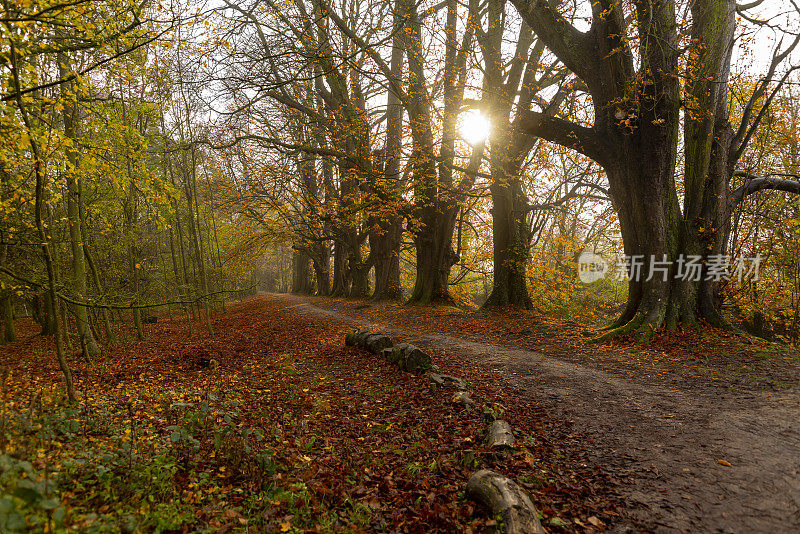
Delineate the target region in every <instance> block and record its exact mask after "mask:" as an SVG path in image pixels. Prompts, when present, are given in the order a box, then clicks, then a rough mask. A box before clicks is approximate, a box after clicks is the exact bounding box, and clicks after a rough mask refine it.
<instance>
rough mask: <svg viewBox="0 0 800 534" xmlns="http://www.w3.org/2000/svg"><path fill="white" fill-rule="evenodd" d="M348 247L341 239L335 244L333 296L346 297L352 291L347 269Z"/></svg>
mask: <svg viewBox="0 0 800 534" xmlns="http://www.w3.org/2000/svg"><path fill="white" fill-rule="evenodd" d="M347 256H348V255H347V248H346V247H345V245H344V244H343V243H342V242H341V241H335V242H334V244H333V287H332V288H331V296H333V297H344V296H346V295H347V294H349V293H350V276H349V274H348V271H347V263H348V262H347Z"/></svg>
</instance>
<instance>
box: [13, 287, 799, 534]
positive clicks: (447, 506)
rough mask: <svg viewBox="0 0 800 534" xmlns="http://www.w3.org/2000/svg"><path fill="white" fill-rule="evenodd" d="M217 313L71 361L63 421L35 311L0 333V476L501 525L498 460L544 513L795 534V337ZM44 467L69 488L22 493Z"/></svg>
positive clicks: (238, 509)
mask: <svg viewBox="0 0 800 534" xmlns="http://www.w3.org/2000/svg"><path fill="white" fill-rule="evenodd" d="M356 326H369V327H371V328H372V329H376V330H381V331H383V332H384V333H386V334H387V335H390V336H391V337H392V338H393V339H395V341H406V342H413V343H415V344H417V345H418V346H420V347H422V348H424V349H426V350H427V351H428V352H429V353H430V354H431V356H432V357H433V362H434V364H435V365H437V366H438V367H439V368H440V369H441V371H442V372H445V373H449V374H454V375H457V376H461V377H463V378H465V379H466V380H467V381H468V382H469V384H470V388H471V391H472V392H473V396H474V397H475V398H476V400H477V401H478V404H479V406H478V409H477V410H474V411H472V412H465V411H463V410H462V409H460V408H457V407H456V406H455V405H453V404H452V403H451V402H450V395H448V394H447V393H446V392H442V391H432V390H431V389H430V388H429V387H428V384H427V381H426V380H425V379H424V378H421V377H418V376H414V375H411V374H408V373H403V372H401V371H398V370H396V369H395V368H393V367H391V366H389V365H388V364H386V363H385V362H384V361H383V360H382V359H381V358H379V357H378V356H373V355H371V354H369V353H367V352H366V351H364V350H362V349H358V348H353V347H345V346H344V343H343V336H344V333H346V332H348V331H352V330H353V329H354V328H355V327H356ZM214 330H215V332H214V336H211V337H209V336H207V335H206V334H205V332H204V331H203V330H202V328H201V325H200V324H199V323H198V324H196V325H195V327H194V332H193V335H192V336H188V335H187V334H188V332H187V327H186V323H185V322H182V321H178V320H177V319H176V320H174V321H172V320H169V319H168V318H167V317H161V318H160V320H159V322H158V323H157V324H154V325H147V336H148V339H147V340H146V341H144V342H134V341H132V340H130V339H128V340H123V341H121V342H120V343H118V344H116V345H115V346H114V349H113V351H112V352H111V354H110V355H109V356H108V358H107V359H105V360H103V361H101V362H98V363H96V364H94V365H86V364H85V363H83V362H80V361H78V360H77V359H74V360H73V366H74V367H75V369H76V377H77V389H78V391H79V398H80V402H79V406H78V408H76V409H73V411H72V412H69V413H66V416H65V417H66V418H67V419H68V420H70V421H74V422H75V423H74V426H72V427H69V426H68V427H67V428H62V427H61V426H58V427H57V426H56V425H55V424H54V420H55V418H54V417H52V416H47V417H46V414H48V413H50V414H52V413H53V411H54V410H55V409H56V408H57V406H59V398H60V395H61V392H60V390H59V386H58V385H57V384H58V381H59V375H58V369H57V366H56V365H55V363H54V361H53V357H52V352H51V347H49V343H50V340H47V339H45V338H41V337H38V336H34V335H33V333H34V330H33V327H32V325H28V326H27V328H26V325H25V324H24V323H23V324H22V325H21V327H20V334H21V336H20V337H21V340H20V341H19V342H17V343H13V344H9V345H6V346H4V347H0V363H3V364H5V365H6V366H7V367H8V368H9V369H10V374H9V376H8V377H7V378H6V379H5V381H4V384H5V385H4V388H3V392H2V394H3V412H2V413H3V417H2V420H0V421H1V423H2V428H0V430H2V431H3V432H2V435H0V441H2V443H0V445H2V448H3V451H4V452H5V454H3V455H0V460H2V461H3V462H8V461H12V460H13V461H21V460H24V459H26V458H27V459H29V460H31V464H32V465H31V469H32V471H33V472H28V469H27V466H24V465H23V467H22V468H20V469H18V471H20V472H22V471H26V472H27V474H21V475H19V476H18V477H17V479H14V480H11V479H10V478H9V476H8V473H10V472H11V470H10V469H9V467H8V465H7V463H6V464H3V465H0V482H2V483H3V484H5V485H6V486H8V487H6V488H3V489H6V490H7V491H8V492H9V493H10V494H13V495H15V498H17V499H18V501H19V500H20V499H22V498H23V497H24V498H25V499H26V500H27V501H26V502H28V505H27V506H28V507H27V508H25V509H24V510H23V509H22V508H20V505H19V502H17V507H18V508H20V510H21V514H22V515H23V516H24V517H22V518H21V520H23V521H27V522H28V526H29V527H30V525H34V524H36V522H37V521H39V525H40V526H41V527H42V528H45V527H47V526H48V521H49V524H50V527H48V528H51V527H52V525H53V524H55V526H56V527H58V526H59V525H62V526H63V528H67V527H72V528H73V529H76V530H80V531H85V530H86V531H88V530H90V529H91V528H95V527H96V528H97V529H102V528H109V529H110V530H111V531H113V530H114V528H115V527H116V528H117V530H119V529H127V530H136V529H140V530H144V531H152V530H156V531H177V532H181V531H195V530H201V531H202V530H205V531H210V532H216V531H242V532H244V531H247V532H273V531H279V532H287V531H288V532H304V531H311V532H313V531H331V532H332V531H354V532H361V531H388V532H468V531H474V532H485V531H488V530H491V528H492V527H493V524H494V521H493V520H492V518H490V517H488V516H487V515H486V513H485V512H484V511H482V510H480V509H479V508H478V507H477V506H476V505H474V504H472V503H471V502H470V501H468V500H466V499H465V498H464V495H463V490H464V487H465V483H466V479H467V478H468V476H469V475H470V474H471V473H472V472H473V471H474V470H475V469H478V468H480V467H490V468H493V469H495V470H497V471H500V472H503V473H505V474H508V475H509V476H511V477H513V478H514V479H515V480H517V481H518V482H520V484H521V485H522V486H523V487H525V489H526V490H527V491H528V492H529V494H530V495H531V497H532V499H533V501H534V503H535V504H536V505H537V507H538V508H539V510H540V511H541V513H542V515H543V523H544V524H545V526H546V527H547V529H548V530H549V531H551V532H561V531H567V532H572V531H579V532H580V531H587V532H589V531H615V532H641V531H657V532H660V531H663V532H768V531H769V532H797V531H798V530H800V428H798V426H800V390H798V387H797V384H798V382H800V356H798V354H797V353H796V352H793V351H789V350H787V349H783V348H780V347H778V346H777V345H770V344H765V343H761V342H754V341H749V340H746V339H742V338H740V337H737V336H733V335H728V334H725V333H719V332H715V331H711V330H705V331H698V332H696V333H685V334H684V335H682V336H679V337H663V338H661V339H659V340H657V341H656V342H655V343H653V344H651V345H648V346H646V347H641V346H638V345H635V344H632V343H627V342H625V341H624V340H622V341H617V342H614V343H605V344H597V343H595V342H593V341H591V332H586V331H582V329H581V327H580V326H579V325H576V324H571V323H565V322H560V321H553V320H548V319H546V318H542V317H539V316H536V315H533V314H529V313H512V312H497V313H486V312H471V311H462V310H458V309H455V308H431V307H405V306H398V305H391V304H373V303H368V302H355V301H351V300H336V299H324V298H317V297H297V296H288V295H263V296H259V297H255V298H251V299H248V300H246V301H244V302H241V303H235V304H231V305H229V306H228V308H227V310H226V311H225V312H220V313H219V314H218V315H217V316H216V317H215V320H214ZM210 359H214V360H216V361H217V362H219V367H218V368H216V369H213V368H211V367H209V366H208V364H209V361H210ZM37 391H44V393H42V394H41V395H38V394H37V393H36V392H37ZM482 406H485V407H486V408H491V410H492V411H493V412H495V413H497V414H502V413H504V418H505V419H507V420H508V421H509V422H510V423H511V424H512V426H513V427H514V429H515V432H516V434H517V438H518V440H519V442H520V447H519V448H518V450H516V451H515V452H513V453H512V454H510V455H509V456H507V457H505V458H497V457H494V456H493V455H491V454H489V453H488V452H487V451H485V450H484V449H483V447H482V445H481V437H482V433H483V429H484V426H485V423H484V421H483V420H482V416H483V415H482V410H481V408H482ZM15 414H16V415H15ZM15 417H16V419H15ZM43 429H45V430H48V429H49V430H48V431H47V432H44V433H43ZM3 436H6V437H3ZM126 447H127V448H126ZM103 450H106V452H102V451H103ZM92 451H95V452H92ZM126 451H127V452H126ZM90 454H96V457H87V455H90ZM81 455H83V456H81ZM6 457H8V458H10V459H11V460H6V459H4V458H6ZM80 458H83V463H81V462H80V461H76V459H80ZM156 459H157V460H156ZM97 465H101V467H103V469H99V468H98V467H97ZM153 466H160V467H159V470H158V472H157V473H155V474H154V472H155V471H154V467H153ZM3 469H5V470H6V471H5V474H3V473H4V472H3ZM42 472H43V473H44V474H45V475H46V476H45V478H44V480H45V481H48V480H51V479H52V481H53V483H52V484H58V488H59V489H58V491H57V492H56V491H53V490H48V489H47V487H45V489H44V490H42V491H39V490H37V491H39V492H40V493H41V494H42V495H41V498H39V497H36V496H35V495H33V493H31V492H25V491H22V492H20V490H19V487H22V486H20V482H19V480H20V479H26V478H27V479H31V480H41V479H42ZM109 473H110V474H109ZM139 475H141V476H139ZM4 477H5V478H4ZM12 484H16V485H17V489H14V488H11V485H12ZM52 484H51V485H52ZM23 485H24V484H23ZM45 486H46V484H45ZM48 491H49V493H48ZM51 493H52V495H51ZM176 495H179V498H175V496H176ZM51 496H54V497H55V498H56V499H57V502H51V501H45V498H46V497H51ZM4 498H5V497H3V496H2V494H0V531H3V528H2V521H3V517H4V516H3V513H5V512H4V510H5V508H4V507H5V504H4V502H3V499H4ZM37 499H38V500H37ZM37 506H39V507H40V508H42V509H43V510H46V511H47V512H46V513H45V514H42V513H39V514H38V515H37V513H38V512H37V508H36V507H37ZM48 510H49V511H48ZM22 512H24V513H22ZM43 517H44V518H45V519H44V520H43V519H42V518H43ZM37 518H38V519H37ZM54 518H55V519H54ZM54 529H56V530H57V528H54Z"/></svg>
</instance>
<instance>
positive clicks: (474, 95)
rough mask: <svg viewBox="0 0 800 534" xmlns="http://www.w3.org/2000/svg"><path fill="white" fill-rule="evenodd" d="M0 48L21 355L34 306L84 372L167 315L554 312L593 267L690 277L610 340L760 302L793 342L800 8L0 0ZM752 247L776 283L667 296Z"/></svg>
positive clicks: (671, 285)
mask: <svg viewBox="0 0 800 534" xmlns="http://www.w3.org/2000/svg"><path fill="white" fill-rule="evenodd" d="M0 28H1V30H0V31H1V32H2V33H0V77H2V79H1V80H0V83H1V84H2V85H1V87H2V91H1V94H0V132H1V133H2V135H0V282H2V288H1V289H0V316H2V322H3V325H4V326H3V338H4V340H5V341H13V340H14V339H15V336H16V334H15V326H14V318H15V316H18V315H20V314H25V313H27V314H30V315H31V316H32V317H34V318H35V319H36V320H37V322H38V323H39V324H40V325H41V328H42V333H43V334H46V335H53V334H54V335H55V337H56V340H57V343H56V345H57V349H58V354H59V361H60V362H61V364H62V367H63V370H64V372H65V375H66V376H67V379H68V374H69V373H68V369H67V367H66V361H65V358H64V354H65V351H67V350H68V349H69V348H70V347H72V348H73V349H76V350H80V351H81V353H82V354H84V355H85V356H86V357H87V358H94V357H96V356H97V355H98V354H100V352H101V350H102V348H101V347H102V346H103V345H105V344H108V343H111V342H113V341H114V339H115V335H116V334H115V332H116V325H117V324H118V323H119V321H121V320H124V321H127V320H130V321H132V323H133V325H134V327H135V328H134V331H135V332H136V333H137V334H138V336H139V337H141V336H143V327H142V323H143V322H146V321H148V320H152V319H153V318H152V314H151V309H153V308H155V307H161V308H160V309H170V310H174V311H176V312H178V311H180V312H182V313H185V314H186V315H187V316H188V317H196V318H202V319H203V320H204V324H205V325H206V326H205V327H206V328H208V329H209V330H210V329H211V320H210V317H211V314H213V311H214V309H215V308H216V307H217V306H221V305H223V303H224V299H225V298H228V297H229V296H231V295H236V294H237V293H235V292H236V291H244V290H254V289H255V288H256V287H257V288H260V289H266V290H276V291H281V290H289V289H291V290H293V291H296V292H300V293H317V294H320V295H329V296H340V297H349V298H373V299H376V300H397V301H403V302H406V301H409V302H412V303H422V304H425V303H446V304H448V303H463V302H467V303H470V304H478V305H483V306H486V307H492V306H512V307H518V308H524V309H529V308H532V307H536V308H537V309H539V310H541V309H542V308H543V307H552V306H554V305H555V304H556V303H558V302H559V299H560V298H561V297H563V296H566V297H567V298H568V297H569V296H570V295H574V294H575V292H576V288H575V285H574V284H573V283H572V282H573V281H574V279H575V260H576V258H577V257H578V255H579V254H580V253H581V252H582V251H586V250H589V251H596V252H608V253H611V254H622V253H624V254H625V255H627V256H632V257H633V256H636V257H642V258H644V260H645V264H644V265H643V272H645V273H646V272H648V270H649V269H650V265H649V262H650V261H651V260H653V259H655V260H656V261H659V262H665V263H666V264H669V265H671V267H670V269H672V271H671V272H670V276H668V277H665V278H661V277H647V276H643V277H639V278H636V277H633V278H631V280H630V281H628V282H627V288H624V287H623V288H622V290H623V293H622V295H621V296H619V295H617V297H619V299H620V300H621V302H619V303H618V304H619V306H617V307H616V308H613V309H612V312H616V313H617V319H616V321H615V322H614V324H613V325H612V328H610V329H609V330H608V332H607V333H606V336H607V337H613V336H616V335H619V334H622V333H629V332H635V333H636V334H637V335H638V336H639V337H640V338H641V339H643V340H646V339H648V338H649V336H650V335H651V334H652V332H654V331H655V330H657V329H659V328H662V327H666V328H670V329H675V328H678V327H680V326H684V327H685V326H688V325H691V324H694V323H696V322H697V321H698V320H701V319H702V320H705V321H707V322H709V323H711V324H714V325H718V326H725V325H727V324H728V323H729V321H730V320H731V318H732V317H738V318H748V317H749V316H750V310H752V309H753V308H754V307H758V308H764V309H769V310H773V311H776V313H778V312H780V316H781V321H783V323H785V324H787V325H789V326H788V327H787V332H789V333H790V334H789V335H790V337H791V338H792V339H795V340H796V338H797V330H798V315H799V314H800V312H799V311H798V310H800V265H799V264H798V258H799V257H800V254H798V242H800V239H798V237H799V236H800V207H798V201H797V195H798V194H800V178H798V174H800V150H798V126H799V125H800V93H798V91H797V84H798V82H799V81H800V77H798V71H797V67H798V66H800V47H798V43H800V8H798V6H797V5H796V4H795V3H794V2H793V1H792V0H790V1H789V2H784V1H777V0H756V1H754V2H749V3H746V4H737V3H736V2H735V1H733V0H693V1H691V2H689V1H685V0H597V1H593V2H589V1H583V0H563V1H559V0H511V1H510V2H507V1H505V0H462V1H459V0H443V1H441V2H433V1H431V2H414V1H411V0H357V1H356V0H353V1H341V2H330V1H329V0H297V1H295V2H289V3H286V2H275V1H273V0H244V1H237V2H232V1H228V0H223V1H222V2H214V3H209V4H201V3H196V2H192V3H188V4H186V5H177V4H174V5H167V4H165V3H155V2H154V3H150V2H147V0H145V1H144V2H132V1H129V0H103V1H87V2H60V1H59V0H43V1H39V0H26V1H17V2H12V1H10V0H4V2H3V4H2V15H0ZM755 253H759V254H762V255H764V256H765V257H766V260H767V263H768V266H769V269H767V271H766V272H765V278H766V281H765V282H760V283H757V282H755V281H749V282H748V281H745V282H743V283H738V284H737V283H734V282H733V281H731V282H730V283H727V282H726V281H724V280H719V279H717V278H713V277H707V276H701V277H700V279H699V280H697V281H692V280H684V279H681V278H680V277H677V276H674V275H675V274H677V273H676V272H675V270H676V269H678V268H679V265H680V261H681V258H683V257H687V256H700V257H701V258H702V259H703V264H704V265H706V264H707V263H708V262H709V261H710V259H711V258H714V257H719V256H725V255H729V256H734V255H753V254H755ZM706 268H707V267H704V269H706ZM704 274H705V272H704ZM759 284H760V285H759ZM617 297H615V298H617ZM562 304H563V303H562ZM723 310H732V313H733V315H731V314H730V313H728V314H727V315H726V313H723ZM190 324H191V323H190ZM792 332H793V333H792Z"/></svg>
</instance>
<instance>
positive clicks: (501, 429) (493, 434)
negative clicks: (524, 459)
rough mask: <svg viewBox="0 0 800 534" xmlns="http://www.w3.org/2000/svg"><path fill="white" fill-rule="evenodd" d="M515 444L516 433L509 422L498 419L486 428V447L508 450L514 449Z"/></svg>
mask: <svg viewBox="0 0 800 534" xmlns="http://www.w3.org/2000/svg"><path fill="white" fill-rule="evenodd" d="M515 442H516V440H515V439H514V432H513V431H512V430H511V425H510V424H508V421H503V420H502V419H498V420H497V421H493V422H492V423H491V424H490V425H489V426H488V427H487V428H486V445H488V446H489V447H490V448H492V449H507V448H509V447H513V446H514V443H515Z"/></svg>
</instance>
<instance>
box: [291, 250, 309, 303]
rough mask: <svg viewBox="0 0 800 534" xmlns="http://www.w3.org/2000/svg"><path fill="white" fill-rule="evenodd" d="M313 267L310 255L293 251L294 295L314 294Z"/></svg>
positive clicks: (300, 251)
mask: <svg viewBox="0 0 800 534" xmlns="http://www.w3.org/2000/svg"><path fill="white" fill-rule="evenodd" d="M313 292H314V290H313V283H312V281H311V265H310V260H309V259H308V255H307V254H306V253H305V252H303V251H302V250H293V251H292V293H297V294H299V295H310V294H311V293H313Z"/></svg>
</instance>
